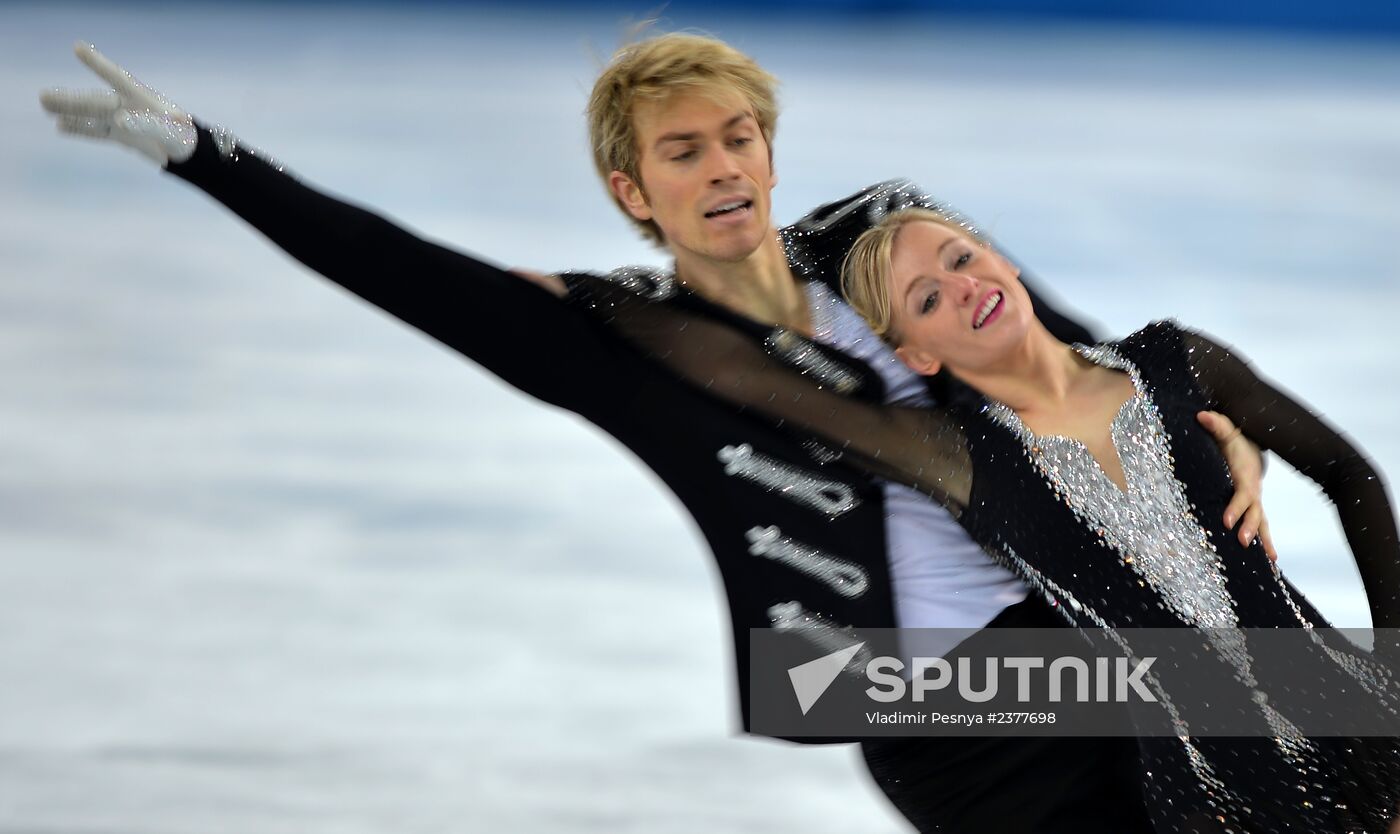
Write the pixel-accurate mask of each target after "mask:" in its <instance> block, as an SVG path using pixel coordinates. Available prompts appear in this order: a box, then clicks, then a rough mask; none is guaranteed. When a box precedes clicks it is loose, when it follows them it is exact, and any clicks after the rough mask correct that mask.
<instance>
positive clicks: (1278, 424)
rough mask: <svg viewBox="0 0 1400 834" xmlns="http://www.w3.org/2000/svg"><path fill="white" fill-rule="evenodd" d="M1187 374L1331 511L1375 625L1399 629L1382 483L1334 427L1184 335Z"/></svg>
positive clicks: (1390, 526)
mask: <svg viewBox="0 0 1400 834" xmlns="http://www.w3.org/2000/svg"><path fill="white" fill-rule="evenodd" d="M1184 336H1185V342H1186V350H1187V358H1188V360H1189V363H1190V366H1191V372H1192V373H1193V374H1194V375H1195V377H1196V383H1197V385H1198V386H1199V387H1200V389H1201V392H1202V393H1203V394H1205V396H1206V398H1207V399H1208V400H1209V401H1210V404H1211V407H1212V408H1214V409H1215V410H1217V411H1219V412H1220V413H1222V414H1224V415H1225V416H1226V417H1229V418H1230V419H1231V420H1234V421H1235V425H1237V426H1239V427H1240V429H1242V430H1243V431H1244V434H1245V436H1247V437H1248V438H1249V439H1250V440H1253V441H1254V442H1255V443H1257V444H1259V446H1260V447H1261V448H1264V449H1268V450H1270V451H1273V452H1275V453H1276V454H1278V455H1279V456H1280V457H1282V458H1283V459H1284V460H1286V461H1288V463H1289V465H1291V466H1293V467H1294V468H1295V469H1297V470H1298V471H1299V472H1301V473H1302V474H1304V475H1306V476H1307V477H1309V478H1311V479H1312V480H1313V481H1315V482H1316V483H1317V485H1318V486H1320V487H1322V490H1323V492H1325V493H1327V497H1328V498H1330V499H1331V500H1332V503H1333V504H1335V505H1336V507H1337V515H1338V516H1339V517H1340V519H1341V522H1342V528H1343V530H1344V531H1345V533H1346V537H1347V544H1349V545H1350V546H1351V552H1352V556H1353V557H1354V558H1355V559H1356V565H1357V568H1358V570H1359V571H1360V573H1361V581H1362V582H1363V583H1364V584H1365V586H1366V596H1367V598H1368V600H1369V601H1370V606H1371V620H1372V623H1373V625H1375V626H1376V627H1377V628H1382V627H1384V628H1393V627H1396V626H1400V540H1398V539H1397V536H1396V529H1395V515H1394V512H1393V511H1392V510H1391V506H1390V501H1389V499H1388V498H1387V496H1386V489H1385V484H1384V483H1383V482H1382V481H1381V477H1380V474H1379V473H1377V472H1376V469H1375V467H1373V466H1372V465H1371V463H1370V461H1368V460H1367V459H1366V458H1365V456H1364V455H1362V454H1361V452H1360V451H1359V450H1358V449H1357V448H1356V447H1355V446H1353V445H1352V444H1351V443H1350V442H1348V441H1347V439H1346V438H1345V437H1343V436H1342V435H1341V434H1340V433H1339V432H1338V431H1337V430H1336V429H1334V428H1332V427H1331V426H1329V425H1328V424H1327V423H1325V422H1323V421H1322V420H1321V419H1319V418H1318V417H1317V416H1316V415H1315V414H1313V413H1311V412H1310V411H1308V410H1307V409H1306V408H1304V407H1303V406H1302V405H1300V404H1299V403H1298V402H1296V401H1295V400H1293V399H1292V398H1291V397H1289V396H1288V395H1287V394H1285V393H1284V392H1282V391H1280V390H1279V389H1277V388H1275V387H1274V386H1273V385H1271V384H1270V383H1269V382H1267V381H1265V380H1263V379H1261V378H1260V377H1259V376H1258V375H1256V374H1255V373H1254V371H1253V370H1252V369H1251V368H1250V367H1249V365H1248V364H1247V363H1246V362H1245V361H1244V360H1242V359H1240V358H1239V357H1237V356H1235V355H1234V354H1233V353H1231V352H1230V350H1229V349H1228V348H1226V347H1224V346H1222V345H1220V344H1218V343H1216V342H1214V341H1212V340H1211V339H1210V338H1209V337H1207V336H1205V335H1203V334H1200V333H1194V332H1191V331H1186V332H1185V334H1184Z"/></svg>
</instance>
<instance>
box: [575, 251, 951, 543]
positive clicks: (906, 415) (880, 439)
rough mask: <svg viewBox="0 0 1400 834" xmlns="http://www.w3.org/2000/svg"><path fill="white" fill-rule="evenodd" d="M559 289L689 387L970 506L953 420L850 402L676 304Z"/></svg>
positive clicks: (946, 500) (609, 288) (600, 287)
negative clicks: (821, 441) (816, 438)
mask: <svg viewBox="0 0 1400 834" xmlns="http://www.w3.org/2000/svg"><path fill="white" fill-rule="evenodd" d="M564 279H565V281H566V283H568V285H569V289H570V301H571V303H574V304H577V305H579V306H582V307H584V308H586V309H589V310H591V311H592V312H594V313H595V314H596V315H598V316H599V317H600V318H602V319H603V320H604V321H605V322H607V324H608V325H609V326H610V327H612V328H613V329H614V330H615V331H616V332H617V333H618V334H619V335H621V336H622V338H624V339H626V340H627V341H630V342H632V343H633V344H635V345H637V346H638V347H639V348H640V349H641V350H642V351H643V352H644V353H645V354H646V355H648V356H649V357H650V358H651V359H653V360H654V361H657V362H659V363H661V364H662V365H664V366H666V367H667V368H669V369H670V370H671V371H672V372H673V373H675V374H677V375H678V376H679V377H681V378H682V379H684V380H685V381H687V382H689V383H690V384H692V385H694V386H697V387H699V388H701V389H703V390H704V391H706V392H707V393H709V394H710V395H712V396H716V397H720V398H721V399H724V400H728V401H729V402H731V403H733V404H734V405H736V406H738V407H739V408H740V409H741V410H743V411H747V412H751V413H753V414H755V415H756V416H759V417H761V418H764V419H767V420H769V421H770V422H773V423H776V424H779V425H782V426H785V427H788V428H791V429H793V430H795V431H797V432H800V433H804V434H809V435H812V436H815V437H819V438H821V439H823V440H824V441H826V442H827V443H828V444H829V445H832V446H834V447H835V448H838V449H840V450H842V452H843V453H844V454H845V455H848V456H852V457H853V458H854V461H853V462H855V463H857V464H858V465H859V466H860V467H861V468H862V469H864V470H866V471H867V472H869V473H871V474H873V475H876V476H879V477H882V478H887V479H889V480H892V481H896V482H898V483H902V484H906V485H908V486H910V487H913V488H914V489H917V490H919V491H920V492H923V493H925V494H927V495H929V496H930V497H931V498H933V499H934V500H935V501H938V502H939V503H940V504H942V505H943V506H944V507H946V508H947V509H948V510H949V511H950V512H952V513H953V514H954V515H955V516H957V515H960V514H961V512H962V510H963V509H964V508H965V507H966V506H967V500H968V495H969V493H970V491H971V482H972V474H971V466H970V457H969V455H968V449H967V443H966V439H965V438H966V435H965V433H964V431H963V430H962V427H961V426H960V425H959V424H958V423H957V421H956V419H955V418H954V417H953V416H952V415H951V414H950V413H949V412H946V411H943V410H938V409H920V408H893V407H887V406H882V405H879V404H874V403H867V402H862V401H860V400H856V399H852V398H849V397H847V396H845V395H843V394H840V393H837V392H835V391H833V390H830V389H829V388H827V387H825V386H824V385H823V384H822V383H821V382H820V381H818V380H816V379H814V378H811V377H808V376H804V375H803V374H802V373H800V372H799V371H797V370H795V369H793V368H791V367H789V366H787V365H785V364H783V363H782V362H781V361H779V360H778V359H776V358H774V357H771V356H769V355H768V353H767V351H766V350H765V347H764V345H763V343H761V342H760V341H758V340H757V339H755V338H754V337H753V336H751V335H749V334H747V333H745V332H743V331H742V330H740V329H739V328H738V327H736V326H734V325H731V324H728V323H725V322H723V321H720V320H717V319H715V318H713V317H711V316H709V315H706V314H703V313H701V312H698V311H696V310H694V309H690V308H688V307H686V306H683V305H680V304H674V303H667V302H658V301H650V300H646V299H643V298H640V297H638V296H636V295H634V294H632V293H631V292H628V291H627V290H623V289H621V288H618V287H616V286H614V285H611V284H609V283H608V282H607V281H605V280H603V279H600V278H598V277H596V276H588V275H565V276H564ZM813 348H814V349H815V346H813ZM678 430H683V429H681V428H680V427H678Z"/></svg>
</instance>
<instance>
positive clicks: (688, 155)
mask: <svg viewBox="0 0 1400 834" xmlns="http://www.w3.org/2000/svg"><path fill="white" fill-rule="evenodd" d="M694 157H695V149H694V148H691V149H690V150H688V151H684V152H682V153H679V154H676V155H675V156H673V157H671V161H672V162H685V161H686V160H687V159H692V158H694Z"/></svg>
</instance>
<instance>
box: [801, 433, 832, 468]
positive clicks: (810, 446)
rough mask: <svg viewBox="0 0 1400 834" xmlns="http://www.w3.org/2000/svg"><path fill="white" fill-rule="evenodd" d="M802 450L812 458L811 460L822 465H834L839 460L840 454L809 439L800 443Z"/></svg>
mask: <svg viewBox="0 0 1400 834" xmlns="http://www.w3.org/2000/svg"><path fill="white" fill-rule="evenodd" d="M802 448H803V449H805V450H806V452H807V454H809V455H811V456H812V460H814V461H816V462H817V463H820V464H822V465H826V464H828V463H835V462H836V461H838V460H840V459H841V453H840V452H838V451H836V450H835V449H833V448H831V447H830V446H827V445H825V444H823V443H821V442H820V441H818V440H814V439H812V438H810V437H809V438H807V439H806V440H804V441H802Z"/></svg>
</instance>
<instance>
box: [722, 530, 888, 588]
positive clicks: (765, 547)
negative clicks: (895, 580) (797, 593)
mask: <svg viewBox="0 0 1400 834" xmlns="http://www.w3.org/2000/svg"><path fill="white" fill-rule="evenodd" d="M744 537H745V538H746V539H748V540H749V553H750V554H752V555H754V556H762V557H764V558H765V559H772V560H773V561H775V562H777V563H779V564H783V565H787V566H788V567H790V568H793V569H794V570H797V571H801V572H802V573H805V574H807V575H808V576H810V577H812V578H813V579H816V580H818V581H819V582H823V583H825V584H826V585H827V586H829V587H830V588H831V589H832V590H833V591H835V592H836V593H838V594H840V595H841V596H843V597H846V598H848V599H859V598H860V597H861V596H863V595H864V594H865V592H866V591H867V590H868V589H869V588H870V576H869V574H867V573H866V572H865V568H863V567H861V566H860V565H857V564H855V563H854V562H848V561H846V560H845V559H838V558H837V557H835V556H832V555H830V554H828V553H824V552H822V551H820V550H818V549H817V548H815V547H812V546H811V545H807V544H803V543H802V542H799V541H795V540H793V539H791V538H788V537H787V536H784V535H783V531H782V530H779V529H778V528H777V527H775V526H773V525H771V524H770V525H769V526H767V527H751V528H749V531H748V532H747V533H745V534H744Z"/></svg>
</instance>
